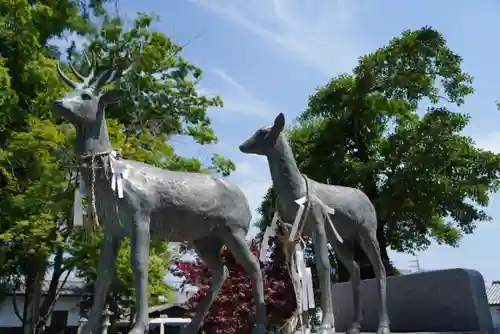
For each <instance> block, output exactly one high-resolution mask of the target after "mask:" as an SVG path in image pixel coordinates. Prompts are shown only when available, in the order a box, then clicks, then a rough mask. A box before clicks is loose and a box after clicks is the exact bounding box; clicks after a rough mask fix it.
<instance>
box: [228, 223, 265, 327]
mask: <svg viewBox="0 0 500 334" xmlns="http://www.w3.org/2000/svg"><path fill="white" fill-rule="evenodd" d="M245 233H246V231H244V230H243V229H239V228H238V229H237V228H233V229H227V230H225V231H224V233H223V234H222V239H223V241H224V243H225V244H226V246H227V248H228V249H229V251H230V252H231V253H232V254H233V256H234V257H235V259H236V261H238V262H239V263H240V264H241V266H242V267H243V268H244V269H245V272H246V273H247V275H248V276H249V278H250V281H251V282H252V291H253V297H254V300H255V306H256V323H255V327H254V329H253V331H252V334H265V333H266V324H267V313H266V304H265V302H264V284H263V280H262V273H261V271H260V264H259V260H257V258H256V257H255V256H254V255H253V253H252V251H251V250H250V247H248V244H247V242H246V241H245Z"/></svg>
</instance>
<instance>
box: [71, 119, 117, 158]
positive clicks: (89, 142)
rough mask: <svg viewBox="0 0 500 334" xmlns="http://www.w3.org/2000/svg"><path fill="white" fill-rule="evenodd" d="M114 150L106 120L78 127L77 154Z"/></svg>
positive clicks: (95, 153)
mask: <svg viewBox="0 0 500 334" xmlns="http://www.w3.org/2000/svg"><path fill="white" fill-rule="evenodd" d="M112 150H113V146H112V145H111V141H110V140H109V134H108V128H107V126H106V120H104V119H103V120H102V121H100V122H93V123H87V124H82V125H79V126H77V127H76V146H75V153H76V154H77V156H80V157H82V156H92V155H98V154H102V153H104V152H110V151H112Z"/></svg>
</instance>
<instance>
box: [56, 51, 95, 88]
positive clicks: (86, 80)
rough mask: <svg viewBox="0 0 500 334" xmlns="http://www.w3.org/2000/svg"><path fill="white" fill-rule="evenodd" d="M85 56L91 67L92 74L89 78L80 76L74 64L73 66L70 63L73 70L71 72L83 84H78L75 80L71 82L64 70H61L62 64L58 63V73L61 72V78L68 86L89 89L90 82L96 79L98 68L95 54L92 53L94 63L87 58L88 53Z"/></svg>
mask: <svg viewBox="0 0 500 334" xmlns="http://www.w3.org/2000/svg"><path fill="white" fill-rule="evenodd" d="M83 55H84V56H85V60H86V61H87V64H88V65H89V67H90V73H89V75H88V76H86V77H85V76H83V75H82V74H80V72H78V71H77V70H76V69H75V68H74V66H73V64H71V62H70V63H69V68H70V69H71V71H72V72H73V73H74V74H75V76H76V77H77V78H78V79H80V80H82V83H78V82H75V81H73V80H71V79H70V78H69V77H68V76H67V75H66V74H65V73H64V72H63V71H62V70H61V67H60V65H59V64H60V63H59V62H57V65H56V66H57V71H58V72H59V75H60V76H61V78H62V79H63V80H64V81H65V82H66V83H67V84H68V85H70V86H71V87H72V88H77V87H88V86H90V82H91V81H92V80H93V79H94V76H95V68H96V66H95V65H96V64H95V58H96V57H95V54H94V53H93V52H92V61H90V59H89V57H88V56H87V53H86V52H84V53H83Z"/></svg>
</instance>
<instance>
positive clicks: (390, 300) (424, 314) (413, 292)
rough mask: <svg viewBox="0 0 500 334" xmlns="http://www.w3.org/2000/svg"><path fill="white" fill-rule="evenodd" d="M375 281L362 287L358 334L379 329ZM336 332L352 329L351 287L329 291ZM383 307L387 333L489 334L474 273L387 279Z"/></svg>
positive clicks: (481, 292)
mask: <svg viewBox="0 0 500 334" xmlns="http://www.w3.org/2000/svg"><path fill="white" fill-rule="evenodd" d="M375 283H376V282H375V280H373V279H371V280H364V281H362V282H361V296H362V304H363V322H362V331H363V332H372V331H373V332H375V331H376V330H377V327H378V319H377V309H378V298H377V290H376V284H375ZM332 296H333V305H334V314H335V329H336V331H337V332H345V331H346V330H347V329H348V328H349V326H350V325H351V322H352V318H353V314H352V302H353V301H352V293H351V284H350V283H349V282H346V283H338V284H334V285H333V288H332ZM387 304H388V310H389V318H390V321H391V327H390V328H391V331H392V332H400V333H402V332H405V333H408V332H441V333H442V332H462V333H463V332H474V333H478V332H479V333H493V324H492V320H491V315H490V312H489V307H488V301H487V298H486V289H485V286H484V280H483V277H482V275H481V274H480V273H479V272H478V271H475V270H467V269H447V270H437V271H427V272H421V273H415V274H409V275H401V276H396V277H389V278H388V279H387Z"/></svg>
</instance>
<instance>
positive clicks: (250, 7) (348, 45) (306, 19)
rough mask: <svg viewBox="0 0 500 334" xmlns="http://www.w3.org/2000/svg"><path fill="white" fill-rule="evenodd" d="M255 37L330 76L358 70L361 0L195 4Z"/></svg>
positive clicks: (234, 0) (204, 0) (237, 0)
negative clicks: (357, 22)
mask: <svg viewBox="0 0 500 334" xmlns="http://www.w3.org/2000/svg"><path fill="white" fill-rule="evenodd" d="M190 1H192V2H193V3H195V4H197V5H199V6H201V7H203V8H206V9H207V10H210V11H212V12H214V13H217V14H218V15H220V16H222V17H223V18H225V19H227V20H229V21H231V22H233V23H234V24H236V25H238V26H240V27H241V28H243V29H246V30H248V31H250V32H251V33H254V34H255V35H257V36H259V37H261V38H262V39H264V40H266V41H267V42H269V43H271V44H272V45H273V46H275V47H276V50H278V51H281V52H284V53H287V54H289V55H291V56H294V57H295V58H296V59H298V60H299V61H302V62H303V63H304V64H305V65H307V66H310V67H312V68H313V69H315V70H317V71H319V72H320V73H321V74H323V75H325V76H331V75H333V74H336V73H337V72H338V71H339V70H341V69H344V68H351V67H352V66H353V65H354V62H355V61H356V59H357V57H358V56H359V54H361V53H360V52H358V50H359V48H358V47H357V44H358V43H360V41H359V37H358V38H357V37H356V36H359V34H356V29H355V23H354V22H353V17H354V15H353V14H354V11H355V10H356V9H357V7H359V6H357V5H358V4H359V1H355V0H351V1H331V0H317V1H301V0H286V1H285V0H217V1H213V0H190Z"/></svg>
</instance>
